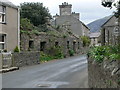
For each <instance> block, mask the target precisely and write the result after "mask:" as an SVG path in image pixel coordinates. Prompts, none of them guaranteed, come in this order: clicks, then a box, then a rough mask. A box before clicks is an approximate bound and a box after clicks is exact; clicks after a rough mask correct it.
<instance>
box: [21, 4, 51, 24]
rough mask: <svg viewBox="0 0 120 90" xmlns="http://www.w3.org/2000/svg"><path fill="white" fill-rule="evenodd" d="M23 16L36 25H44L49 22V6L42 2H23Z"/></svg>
mask: <svg viewBox="0 0 120 90" xmlns="http://www.w3.org/2000/svg"><path fill="white" fill-rule="evenodd" d="M20 8H21V12H20V15H21V18H27V19H29V20H30V22H31V23H32V24H33V25H34V26H39V25H43V24H45V23H46V22H47V20H46V17H50V18H51V15H50V13H49V10H48V8H46V7H44V6H43V4H42V3H38V2H37V3H33V2H32V3H28V2H27V3H21V4H20Z"/></svg>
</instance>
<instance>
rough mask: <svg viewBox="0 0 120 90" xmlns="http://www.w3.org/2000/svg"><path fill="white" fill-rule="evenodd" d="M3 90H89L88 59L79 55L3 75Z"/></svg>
mask: <svg viewBox="0 0 120 90" xmlns="http://www.w3.org/2000/svg"><path fill="white" fill-rule="evenodd" d="M2 79H3V81H2V83H3V84H2V86H3V88H88V72H87V57H86V56H85V55H79V56H74V57H69V58H65V59H61V60H53V61H50V62H47V63H43V64H40V65H34V66H29V67H23V68H20V70H18V71H13V72H8V73H4V74H3V75H2Z"/></svg>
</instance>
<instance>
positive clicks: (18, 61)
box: [13, 52, 40, 67]
mask: <svg viewBox="0 0 120 90" xmlns="http://www.w3.org/2000/svg"><path fill="white" fill-rule="evenodd" d="M37 64H40V52H20V53H13V66H16V67H23V66H31V65H37Z"/></svg>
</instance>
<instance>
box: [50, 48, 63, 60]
mask: <svg viewBox="0 0 120 90" xmlns="http://www.w3.org/2000/svg"><path fill="white" fill-rule="evenodd" d="M48 51H49V54H50V55H51V56H53V57H54V59H62V58H63V57H64V55H63V52H62V47H60V46H57V47H55V46H53V47H50V48H49V49H48Z"/></svg>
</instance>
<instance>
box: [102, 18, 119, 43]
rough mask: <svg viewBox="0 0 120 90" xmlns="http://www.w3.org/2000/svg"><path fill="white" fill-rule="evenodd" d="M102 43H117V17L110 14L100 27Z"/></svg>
mask: <svg viewBox="0 0 120 90" xmlns="http://www.w3.org/2000/svg"><path fill="white" fill-rule="evenodd" d="M101 28H102V29H101V41H102V45H116V44H117V43H118V33H119V26H118V19H117V18H116V17H115V16H111V17H110V18H109V19H108V20H107V21H106V22H105V23H104V24H103V25H102V27H101Z"/></svg>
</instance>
